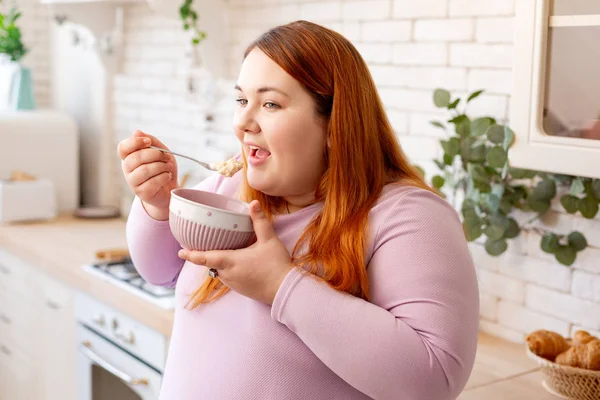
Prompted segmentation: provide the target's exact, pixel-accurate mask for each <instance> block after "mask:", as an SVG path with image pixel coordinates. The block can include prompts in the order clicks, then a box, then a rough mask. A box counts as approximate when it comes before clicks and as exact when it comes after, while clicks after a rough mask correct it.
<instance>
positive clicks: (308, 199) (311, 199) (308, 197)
mask: <svg viewBox="0 0 600 400" xmlns="http://www.w3.org/2000/svg"><path fill="white" fill-rule="evenodd" d="M284 200H285V201H286V206H285V207H284V209H285V211H284V212H286V213H288V214H292V213H294V212H296V211H299V210H302V209H303V208H305V207H308V206H310V205H312V204H315V202H316V199H315V192H311V193H307V194H305V195H300V196H287V197H284Z"/></svg>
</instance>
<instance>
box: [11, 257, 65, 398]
mask: <svg viewBox="0 0 600 400" xmlns="http://www.w3.org/2000/svg"><path fill="white" fill-rule="evenodd" d="M73 296H74V293H73V290H72V289H71V288H69V287H67V286H64V285H63V284H61V283H59V282H57V281H56V280H54V279H52V278H50V277H48V276H47V275H46V274H44V273H43V272H42V271H40V270H38V269H36V268H35V267H33V266H31V265H28V264H26V263H24V262H22V261H21V260H19V259H18V258H16V257H13V256H12V255H11V254H9V253H7V252H5V251H2V250H1V249H0V376H1V377H2V378H1V379H0V399H1V400H4V399H7V400H12V399H45V400H59V399H60V400H75V386H76V381H75V365H76V363H75V357H76V348H75V343H76V342H75V317H74V306H73Z"/></svg>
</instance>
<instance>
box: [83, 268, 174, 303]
mask: <svg viewBox="0 0 600 400" xmlns="http://www.w3.org/2000/svg"><path fill="white" fill-rule="evenodd" d="M82 268H83V269H84V270H86V271H88V272H90V273H92V274H94V275H96V276H98V277H100V278H102V279H104V280H105V281H109V282H111V283H113V284H115V285H118V286H120V287H122V288H123V289H125V290H128V291H130V292H132V293H134V294H136V295H138V296H140V297H142V298H144V299H146V300H148V301H150V302H152V303H154V304H156V305H158V306H159V307H162V308H165V309H168V310H170V309H173V308H174V307H175V289H174V288H167V287H163V286H156V285H152V284H150V283H148V282H146V281H145V280H144V278H142V277H141V276H140V274H138V272H137V271H136V269H135V267H134V265H133V262H132V261H131V258H129V257H126V258H124V259H122V260H119V261H112V262H99V263H95V264H88V265H84V266H83V267H82Z"/></svg>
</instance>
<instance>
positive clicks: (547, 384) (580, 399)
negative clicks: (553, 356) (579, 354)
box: [527, 348, 600, 400]
mask: <svg viewBox="0 0 600 400" xmlns="http://www.w3.org/2000/svg"><path fill="white" fill-rule="evenodd" d="M527 355H528V356H529V358H531V359H533V360H535V361H536V362H537V363H538V364H539V365H540V366H541V372H542V376H543V378H544V380H543V381H542V386H544V388H545V389H546V390H547V391H548V392H550V393H552V394H553V395H555V396H558V397H561V398H563V399H567V400H600V371H591V370H588V369H583V368H575V367H568V366H565V365H560V364H556V363H554V362H552V361H549V360H546V359H545V358H542V357H540V356H538V355H536V354H534V353H533V352H531V350H529V348H528V349H527Z"/></svg>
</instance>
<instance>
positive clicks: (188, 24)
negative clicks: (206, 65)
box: [179, 0, 206, 46]
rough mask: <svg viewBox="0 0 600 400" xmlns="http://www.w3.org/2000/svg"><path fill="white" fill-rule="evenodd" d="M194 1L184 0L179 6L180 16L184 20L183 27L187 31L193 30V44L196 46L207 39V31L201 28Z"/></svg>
mask: <svg viewBox="0 0 600 400" xmlns="http://www.w3.org/2000/svg"><path fill="white" fill-rule="evenodd" d="M193 1H194V0H184V1H183V4H182V5H181V7H179V16H180V17H181V21H182V22H183V29H184V30H186V31H188V30H190V29H192V30H193V33H194V35H193V37H192V44H193V45H194V46H196V45H198V44H200V43H201V42H202V41H203V40H204V39H206V32H204V31H202V30H200V28H199V27H198V13H197V12H196V10H194V8H193Z"/></svg>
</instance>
